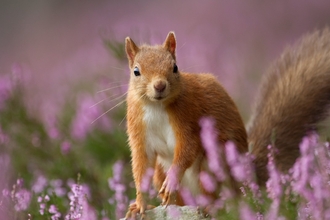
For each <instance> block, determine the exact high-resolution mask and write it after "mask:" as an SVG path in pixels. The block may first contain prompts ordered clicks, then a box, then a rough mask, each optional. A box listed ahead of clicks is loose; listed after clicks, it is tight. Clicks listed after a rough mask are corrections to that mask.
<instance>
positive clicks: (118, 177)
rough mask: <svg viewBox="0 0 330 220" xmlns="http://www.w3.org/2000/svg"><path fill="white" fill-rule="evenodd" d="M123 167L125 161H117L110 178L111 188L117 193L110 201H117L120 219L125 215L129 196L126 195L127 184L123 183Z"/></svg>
mask: <svg viewBox="0 0 330 220" xmlns="http://www.w3.org/2000/svg"><path fill="white" fill-rule="evenodd" d="M123 169H124V162H123V161H120V160H119V161H117V162H116V163H115V164H114V166H113V177H112V178H109V180H108V183H109V188H110V189H112V190H113V191H114V192H115V194H114V195H113V197H112V198H110V199H109V200H108V201H109V203H111V202H116V217H117V218H118V219H119V218H121V217H123V216H125V212H126V208H127V205H128V197H127V196H126V195H125V192H126V185H125V184H124V183H123V177H122V175H123Z"/></svg>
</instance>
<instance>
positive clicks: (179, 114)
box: [126, 32, 248, 213]
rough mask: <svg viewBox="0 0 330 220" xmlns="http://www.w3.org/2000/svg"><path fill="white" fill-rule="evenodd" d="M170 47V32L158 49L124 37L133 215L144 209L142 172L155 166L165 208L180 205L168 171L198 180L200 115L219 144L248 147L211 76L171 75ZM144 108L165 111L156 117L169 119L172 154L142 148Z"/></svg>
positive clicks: (173, 43)
mask: <svg viewBox="0 0 330 220" xmlns="http://www.w3.org/2000/svg"><path fill="white" fill-rule="evenodd" d="M175 46H176V41H175V36H174V33H172V32H170V33H169V35H168V36H167V39H166V40H165V42H164V44H163V45H157V46H148V45H142V46H141V47H137V46H136V45H135V43H134V42H133V41H132V40H131V39H130V38H126V53H127V57H128V60H129V66H130V69H131V78H130V86H129V91H128V95H127V126H128V130H127V132H128V136H129V145H130V148H131V152H132V169H133V174H134V180H135V185H136V190H137V201H136V203H135V204H134V208H135V210H133V211H139V212H141V213H143V212H144V210H145V208H146V207H147V205H146V201H145V199H144V198H143V196H142V194H141V180H142V178H143V175H144V173H145V172H146V170H147V168H149V167H153V168H155V170H156V172H155V175H154V178H153V179H154V185H155V186H156V188H157V189H158V190H160V195H161V196H162V198H163V200H165V201H163V202H164V203H165V204H172V203H174V204H177V205H184V203H183V201H182V199H181V198H180V197H178V195H177V194H176V192H173V190H172V189H170V186H169V185H171V184H170V183H169V182H170V181H171V180H169V179H168V178H167V172H168V171H169V170H176V175H177V179H178V181H179V182H180V181H181V180H182V178H183V176H184V175H185V173H186V172H187V169H191V170H192V171H191V172H193V173H196V175H195V176H194V178H195V179H194V180H193V181H195V182H196V183H198V182H199V176H198V173H199V172H200V171H201V170H202V169H205V167H203V163H204V162H205V160H206V156H205V152H204V149H203V146H202V144H201V140H200V130H201V129H200V126H199V120H200V119H201V118H202V117H213V118H214V119H215V120H216V129H217V130H218V131H219V135H218V141H219V143H225V142H227V141H228V140H232V141H234V142H235V143H236V145H237V147H238V150H239V151H240V152H246V151H247V149H248V148H247V135H246V131H245V128H244V124H243V121H242V119H241V116H240V114H239V112H238V110H237V107H236V105H235V104H234V102H233V100H232V99H231V98H230V97H229V95H228V94H227V92H226V91H225V90H224V88H223V87H222V86H221V85H220V83H219V82H218V81H217V80H216V78H215V77H214V76H213V75H211V74H192V73H183V72H180V71H178V72H177V73H174V72H173V71H174V65H175V64H176V60H175ZM137 69H138V70H139V72H140V75H138V76H135V74H134V71H135V70H137ZM159 84H161V85H165V89H164V91H162V92H158V91H157V88H158V87H159ZM161 87H163V86H161ZM157 98H158V99H160V100H158V99H157ZM146 106H147V107H148V106H153V107H150V108H151V109H152V108H155V109H160V110H155V112H157V111H160V112H164V113H161V114H163V116H162V117H164V115H165V116H167V117H168V122H169V125H170V126H169V127H170V128H171V130H173V133H174V137H173V139H175V147H174V149H173V150H172V152H170V153H168V152H167V151H162V149H159V148H157V146H155V149H154V148H152V147H150V146H149V147H146V146H147V145H148V144H147V143H146V139H147V137H146V136H148V134H147V133H146V129H147V126H149V125H147V123H149V122H146V120H147V121H148V119H145V118H144V117H145V114H148V113H146V112H145V109H144V107H146ZM155 106H156V107H155ZM148 108H149V107H148ZM150 111H151V112H152V111H153V110H150ZM150 114H153V113H150ZM155 114H156V113H155ZM157 114H158V113H157ZM157 120H158V119H157ZM150 123H152V122H150ZM160 126H161V125H160ZM159 129H160V130H161V129H162V128H161V127H160V128H159ZM160 132H161V131H160ZM151 138H152V137H151ZM170 139H171V138H169V140H170ZM157 140H158V139H157ZM169 140H168V139H164V141H169ZM147 148H148V149H147ZM149 148H152V150H149ZM165 148H166V146H165ZM169 148H170V147H169ZM169 156H170V157H171V166H170V168H168V169H167V170H166V168H165V167H164V166H165V165H162V162H159V161H161V160H162V158H165V160H166V159H167V160H168V157H169ZM158 160H159V161H158ZM156 161H157V162H156ZM187 175H188V174H187ZM198 186H199V187H200V188H201V189H200V192H202V193H203V192H204V193H206V191H205V190H204V189H202V187H201V185H200V184H198ZM131 211H132V210H131Z"/></svg>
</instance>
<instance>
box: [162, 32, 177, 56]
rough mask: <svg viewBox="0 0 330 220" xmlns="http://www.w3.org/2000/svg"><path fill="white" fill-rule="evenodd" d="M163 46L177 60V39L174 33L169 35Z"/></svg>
mask: <svg viewBox="0 0 330 220" xmlns="http://www.w3.org/2000/svg"><path fill="white" fill-rule="evenodd" d="M163 46H164V48H165V49H166V50H168V51H170V52H171V54H172V56H173V57H174V58H175V48H176V39H175V34H174V32H173V31H170V32H169V33H168V35H167V37H166V40H165V42H164V44H163Z"/></svg>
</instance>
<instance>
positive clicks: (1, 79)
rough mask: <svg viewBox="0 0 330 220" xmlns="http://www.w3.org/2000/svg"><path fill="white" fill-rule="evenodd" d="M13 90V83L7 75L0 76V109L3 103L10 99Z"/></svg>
mask: <svg viewBox="0 0 330 220" xmlns="http://www.w3.org/2000/svg"><path fill="white" fill-rule="evenodd" d="M12 89H13V82H12V80H11V79H10V77H9V76H8V75H5V76H0V109H1V108H3V107H4V102H5V101H6V100H7V99H8V98H9V97H10V94H11V92H12Z"/></svg>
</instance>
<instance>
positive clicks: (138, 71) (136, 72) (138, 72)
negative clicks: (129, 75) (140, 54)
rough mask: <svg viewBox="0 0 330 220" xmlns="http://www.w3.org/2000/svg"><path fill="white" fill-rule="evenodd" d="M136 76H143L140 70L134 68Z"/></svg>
mask: <svg viewBox="0 0 330 220" xmlns="http://www.w3.org/2000/svg"><path fill="white" fill-rule="evenodd" d="M134 75H135V76H140V75H141V73H140V70H139V68H137V67H135V68H134Z"/></svg>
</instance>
